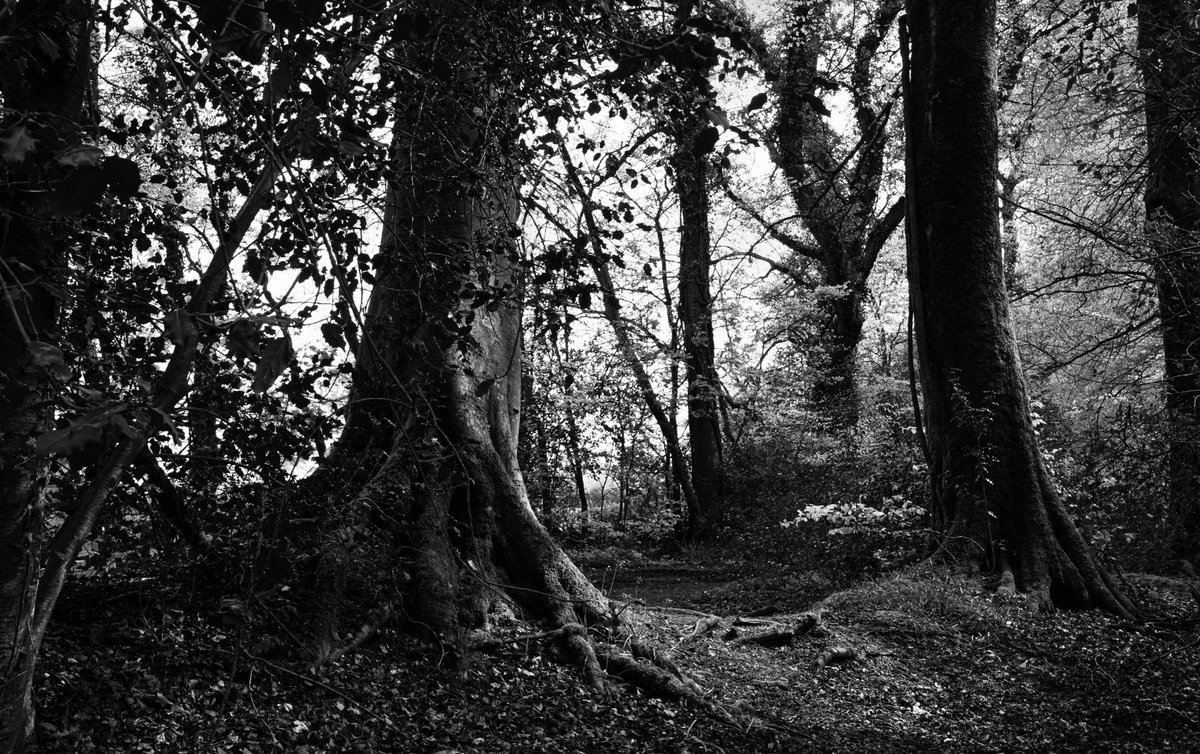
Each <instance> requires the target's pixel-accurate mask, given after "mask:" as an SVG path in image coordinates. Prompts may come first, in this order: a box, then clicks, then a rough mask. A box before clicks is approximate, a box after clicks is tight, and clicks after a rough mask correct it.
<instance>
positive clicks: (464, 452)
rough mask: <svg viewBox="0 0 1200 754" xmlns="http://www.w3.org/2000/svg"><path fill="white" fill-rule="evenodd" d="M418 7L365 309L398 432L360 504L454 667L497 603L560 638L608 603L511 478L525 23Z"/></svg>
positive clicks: (418, 621) (420, 627)
mask: <svg viewBox="0 0 1200 754" xmlns="http://www.w3.org/2000/svg"><path fill="white" fill-rule="evenodd" d="M416 5H417V6H418V7H415V8H413V11H414V12H422V13H425V14H427V16H428V17H429V18H430V20H431V23H432V26H433V28H432V29H431V30H430V33H429V34H427V35H424V36H423V38H421V39H416V40H410V41H408V42H406V43H405V45H404V47H403V49H402V50H401V51H399V54H401V55H402V56H403V58H404V66H401V67H400V70H401V71H402V73H401V79H400V80H399V81H398V95H399V96H398V100H397V103H398V106H397V116H396V134H397V137H396V144H395V169H394V174H393V176H392V178H391V180H390V184H389V194H390V200H389V203H390V207H389V208H388V213H387V216H388V217H389V218H390V226H391V227H390V228H389V232H388V233H387V234H386V236H385V238H384V243H383V246H382V248H381V252H380V259H381V261H382V264H381V270H380V274H379V276H378V279H377V282H376V284H375V287H374V289H373V291H372V302H371V308H372V310H373V311H375V312H377V313H378V315H379V322H380V327H379V328H378V330H377V331H376V333H375V334H374V335H373V336H372V337H373V339H374V340H376V341H377V343H376V347H377V348H378V350H379V352H380V353H385V354H387V360H386V363H385V365H384V366H385V367H386V368H385V369H383V370H381V372H380V373H382V374H384V375H386V377H387V379H386V380H384V381H383V382H382V383H380V384H379V385H378V386H377V389H378V391H379V392H380V393H381V394H382V396H383V398H385V399H386V400H380V401H377V402H376V405H379V406H383V405H387V406H390V407H391V408H388V409H387V411H388V412H389V413H390V412H392V411H397V412H400V414H399V418H400V421H398V422H395V424H394V426H395V440H394V442H393V444H392V447H391V449H390V452H389V454H388V459H387V461H386V462H385V464H384V466H383V470H382V471H381V472H380V474H377V475H376V476H375V479H373V480H372V481H371V482H368V484H367V485H366V486H365V487H364V488H363V490H364V493H366V494H367V495H369V497H370V498H371V503H372V504H374V505H377V506H384V507H385V514H386V516H387V517H388V518H389V519H391V520H394V521H397V522H398V528H399V529H400V531H399V533H398V534H399V541H400V543H401V546H400V549H399V555H400V558H401V563H402V566H403V568H404V570H405V572H406V573H407V574H408V575H409V582H408V586H407V592H408V593H407V594H406V599H405V600H404V605H405V613H406V614H405V615H404V617H405V618H406V619H407V621H408V624H409V626H410V627H412V628H413V629H414V630H416V631H417V632H418V633H419V634H421V635H423V636H424V637H425V638H426V639H427V640H429V641H431V642H434V643H436V644H439V645H440V646H441V648H442V650H443V657H445V658H446V659H447V660H449V661H450V662H451V663H452V664H456V665H459V666H461V665H462V663H463V662H464V661H465V657H466V654H465V649H466V648H467V647H466V642H465V635H466V632H467V631H469V630H472V629H475V628H480V627H483V626H485V625H486V622H487V616H488V610H489V607H490V606H491V605H492V604H493V603H494V602H495V601H496V600H497V599H500V598H501V593H502V592H503V591H504V589H503V588H504V587H508V589H507V594H508V595H509V597H511V599H513V600H515V601H516V602H517V603H518V604H520V605H521V606H523V607H524V608H525V609H526V610H527V611H528V613H529V614H530V615H531V616H533V617H537V618H540V619H544V620H547V621H549V622H551V623H554V624H557V625H559V626H564V625H568V624H575V623H583V624H585V625H587V624H593V623H596V622H599V621H601V620H605V619H606V618H607V617H608V616H607V601H606V600H605V599H604V598H603V595H602V594H601V593H600V592H599V590H597V589H596V588H595V587H594V586H593V585H592V584H591V583H590V582H589V581H588V580H587V578H586V577H585V576H584V575H583V574H582V573H581V572H580V571H579V570H578V569H577V568H576V567H575V566H574V564H572V563H571V561H570V560H569V559H568V558H567V556H566V555H565V554H564V553H563V551H562V550H561V549H560V548H559V546H558V545H557V544H556V543H555V542H554V540H553V539H552V538H551V537H550V535H549V534H548V533H547V531H546V529H545V528H544V527H543V526H542V525H541V524H540V523H539V522H538V520H537V518H536V516H535V515H534V511H533V509H532V507H531V505H530V502H529V499H528V496H527V493H526V490H525V485H524V482H523V479H522V475H521V471H520V468H519V465H518V454H517V437H518V431H519V422H520V405H521V327H520V322H521V280H520V267H519V261H518V258H517V255H516V253H515V248H514V247H513V244H512V238H513V235H514V233H515V232H516V225H515V217H516V213H515V210H514V207H515V197H516V184H515V179H516V175H515V168H514V166H515V164H516V160H515V158H514V157H513V155H512V154H511V152H510V151H509V150H510V148H511V147H512V145H513V143H514V142H515V139H514V134H513V133H512V132H511V131H509V130H508V129H509V128H510V125H509V124H511V122H512V117H511V111H512V104H511V102H507V101H506V99H505V98H506V94H505V93H506V92H510V91H513V83H514V81H513V78H512V77H513V76H515V75H519V74H518V73H515V72H513V71H511V70H509V69H508V68H507V65H508V63H509V61H511V60H513V59H516V58H518V57H519V55H520V45H521V42H522V36H521V33H520V32H521V31H523V30H525V29H524V27H522V23H523V21H524V19H523V14H524V13H526V12H527V11H526V10H525V9H523V8H521V7H516V6H514V7H509V6H507V5H505V4H500V3H484V4H469V3H467V2H436V3H435V2H432V0H430V1H429V2H425V3H417V4H416ZM500 29H503V30H505V31H504V33H502V34H498V33H497V30H500ZM414 103H419V106H417V105H416V104H414ZM347 431H357V430H354V428H353V427H352V426H350V425H348V427H347ZM350 440H351V441H354V438H350ZM385 474H386V476H384V475H385ZM359 497H360V498H361V497H362V495H360V496H359ZM339 510H341V509H340V508H339V507H334V508H331V510H330V514H331V515H332V516H335V517H336V516H337V515H338V514H339ZM352 536H353V533H352V532H341V533H339V534H338V535H337V541H331V542H327V547H326V552H325V556H324V558H323V564H322V566H321V569H320V570H322V571H324V572H326V573H328V572H330V571H331V570H335V569H332V568H331V566H330V562H331V561H335V562H334V563H333V565H337V562H336V561H340V560H342V559H343V557H344V554H345V553H346V552H353V547H354V543H353V541H347V539H348V538H349V537H352ZM330 587H336V579H334V580H324V581H322V582H321V583H319V584H318V598H319V599H321V600H322V602H323V607H322V609H321V610H319V611H318V613H319V614H318V615H317V619H318V621H319V625H318V627H317V628H318V634H319V635H318V651H319V652H320V651H321V649H322V648H325V649H327V648H328V643H329V641H330V634H331V628H330V627H331V626H332V627H336V626H337V625H338V621H337V614H336V612H337V609H338V607H339V602H340V599H339V597H340V595H336V594H324V593H323V592H324V591H325V590H326V589H327V588H330ZM321 634H323V636H322V635H321ZM333 640H336V635H335V636H334V637H333ZM319 659H320V657H318V660H319Z"/></svg>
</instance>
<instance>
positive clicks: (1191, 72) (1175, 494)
mask: <svg viewBox="0 0 1200 754" xmlns="http://www.w3.org/2000/svg"><path fill="white" fill-rule="evenodd" d="M1137 11H1138V46H1139V48H1140V55H1141V60H1142V75H1143V78H1144V81H1145V87H1146V139H1147V163H1146V164H1147V176H1146V191H1145V201H1146V217H1147V232H1148V236H1149V241H1150V249H1151V254H1152V257H1151V260H1150V261H1151V264H1152V266H1153V268H1154V275H1155V279H1156V281H1157V285H1158V311H1159V320H1160V325H1161V329H1162V340H1163V354H1164V358H1165V362H1166V363H1165V366H1166V380H1165V385H1164V387H1165V403H1166V411H1167V427H1168V432H1169V435H1168V438H1167V441H1168V446H1167V447H1168V450H1167V466H1168V474H1169V480H1168V485H1169V496H1170V506H1171V521H1170V525H1171V528H1172V534H1173V541H1172V543H1171V546H1172V554H1173V556H1174V557H1175V558H1181V559H1184V560H1188V561H1190V562H1192V563H1200V251H1198V250H1197V249H1198V246H1197V241H1198V240H1200V202H1198V201H1197V198H1198V197H1200V94H1198V91H1197V88H1196V87H1197V85H1200V76H1197V73H1196V63H1197V60H1198V59H1200V58H1198V57H1197V55H1198V54H1200V33H1197V31H1196V27H1195V17H1196V13H1197V8H1196V3H1195V2H1192V1H1191V0H1142V2H1139V3H1138V4H1137Z"/></svg>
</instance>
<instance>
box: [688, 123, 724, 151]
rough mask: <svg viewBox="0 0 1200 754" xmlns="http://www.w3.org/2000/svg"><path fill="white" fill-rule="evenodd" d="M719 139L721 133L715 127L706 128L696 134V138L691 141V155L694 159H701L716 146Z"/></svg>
mask: <svg viewBox="0 0 1200 754" xmlns="http://www.w3.org/2000/svg"><path fill="white" fill-rule="evenodd" d="M720 138H721V132H720V131H718V130H717V128H716V126H708V127H707V128H705V129H703V130H702V131H700V133H698V134H696V138H695V139H694V140H693V141H692V154H693V155H694V156H696V157H703V156H704V155H706V154H708V153H709V152H711V151H713V148H714V147H716V146H717V139H720Z"/></svg>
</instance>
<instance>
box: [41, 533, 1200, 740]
mask: <svg viewBox="0 0 1200 754" xmlns="http://www.w3.org/2000/svg"><path fill="white" fill-rule="evenodd" d="M582 561H583V562H584V564H585V566H586V567H587V568H588V572H589V574H590V575H592V576H593V578H594V580H595V581H596V582H597V583H598V584H599V585H600V586H601V587H602V588H605V589H606V590H608V592H609V594H610V596H612V597H613V598H614V599H619V600H623V601H632V602H631V604H630V606H629V607H628V608H626V610H625V614H624V617H626V618H628V619H629V620H630V622H631V623H632V624H633V625H634V627H635V628H636V629H637V631H638V633H640V634H641V636H642V637H643V638H644V639H646V640H648V641H650V642H652V643H655V644H657V646H659V647H660V648H666V649H668V650H670V652H671V654H672V656H673V657H674V658H675V660H676V662H677V663H678V664H679V665H680V666H681V667H682V668H683V669H684V671H685V672H687V673H688V674H690V675H691V676H692V678H694V679H695V680H696V681H697V682H698V683H699V684H700V685H701V686H702V687H703V688H704V690H705V691H706V692H707V693H708V694H709V696H710V698H711V699H712V700H713V701H715V702H716V703H717V704H718V705H720V706H721V707H722V708H723V709H725V710H726V711H728V712H730V713H732V720H733V722H730V721H729V720H728V719H726V720H724V721H722V720H721V719H719V718H718V716H714V715H712V714H710V713H708V712H705V711H703V710H700V709H697V708H694V707H690V706H688V705H686V704H683V703H679V702H673V701H663V700H659V699H652V698H647V697H645V696H644V695H642V694H640V693H636V692H633V691H631V690H628V689H618V690H616V691H614V692H613V693H609V694H604V695H601V694H597V693H594V692H592V691H590V690H588V689H587V687H586V686H585V685H584V683H583V682H582V680H581V676H580V674H579V673H578V671H576V670H575V669H573V668H569V667H564V666H563V665H561V664H559V663H557V662H555V661H553V660H551V659H549V658H548V657H547V656H546V655H545V654H544V652H543V651H542V649H541V648H540V647H539V646H538V645H537V643H536V642H532V641H528V642H522V641H514V642H511V643H509V644H508V645H506V647H505V648H503V649H501V650H499V651H497V652H495V653H491V654H479V655H477V656H476V657H475V662H474V665H473V667H472V670H471V672H470V675H469V677H468V678H467V679H465V680H462V679H459V678H457V677H455V676H452V675H451V674H450V673H448V672H447V671H445V670H443V669H440V668H439V667H438V665H437V663H436V659H437V658H430V657H428V656H427V654H426V653H424V652H422V650H421V648H419V647H417V646H414V645H413V644H411V643H409V642H407V641H405V640H404V639H403V638H402V637H400V636H399V635H396V634H394V633H391V632H385V633H384V635H383V636H382V637H381V640H380V641H379V642H377V643H375V644H372V645H370V646H368V647H365V648H364V649H362V650H361V651H359V652H358V653H356V654H353V655H349V656H347V657H345V658H343V659H342V660H341V661H339V662H338V663H337V664H336V665H334V666H333V667H330V668H328V669H327V670H325V671H324V672H323V673H322V674H321V675H320V676H316V677H314V676H312V675H310V674H308V673H307V672H306V671H305V670H304V667H303V665H302V664H301V663H300V662H298V661H297V660H295V659H290V658H289V657H288V656H287V654H286V652H281V651H279V649H278V645H279V644H280V643H285V642H286V641H287V640H288V636H287V634H288V630H289V629H288V627H287V623H288V621H287V620H286V616H287V614H288V611H289V610H297V609H298V610H301V611H302V609H303V608H302V606H301V607H297V606H294V605H291V606H289V605H288V604H287V602H286V594H281V595H279V596H278V597H277V598H276V599H277V600H278V603H276V604H271V603H264V604H262V605H259V606H252V607H247V606H245V605H242V604H240V603H237V602H230V601H228V600H227V601H226V602H225V603H223V604H220V605H214V604H211V603H212V602H213V600H211V599H208V603H210V604H207V605H206V604H205V600H201V599H197V598H195V597H194V595H195V591H194V590H193V591H188V590H187V589H186V588H185V587H184V586H181V585H180V584H179V583H178V582H179V580H178V579H176V580H175V581H174V582H172V583H166V582H165V581H164V582H156V581H154V580H144V581H130V580H128V579H113V580H107V581H106V580H103V579H101V580H94V581H92V582H89V583H88V584H86V585H76V587H74V588H72V589H71V590H70V592H69V593H68V594H66V595H64V601H63V603H62V604H61V606H60V608H59V612H58V616H57V617H56V621H57V623H56V627H55V628H53V629H52V631H53V633H52V635H51V636H50V637H49V638H48V640H47V645H46V647H45V649H44V654H43V660H42V663H41V665H40V666H39V668H40V673H41V679H40V685H39V689H38V704H39V707H40V709H41V713H40V723H39V735H40V739H41V746H40V748H39V749H38V750H39V751H43V752H51V751H53V752H58V751H70V752H89V751H105V752H117V751H148V752H238V753H241V752H247V753H249V754H255V753H257V752H266V751H292V752H299V753H300V754H317V753H318V752H355V751H362V752H375V751H378V752H402V753H407V752H413V753H414V754H426V753H428V754H434V753H439V752H461V753H463V754H466V753H467V752H472V753H474V752H478V753H481V754H482V753H491V752H546V753H547V754H550V753H559V752H562V753H563V754H569V753H573V752H695V753H698V752H730V753H732V752H769V751H779V752H902V751H946V752H965V751H1022V752H1030V751H1046V752H1069V751H1105V752H1109V751H1122V752H1154V751H1196V750H1198V747H1200V604H1198V603H1197V601H1196V600H1195V599H1193V597H1192V596H1191V594H1190V585H1189V584H1188V582H1186V581H1184V580H1179V579H1171V578H1166V577H1159V576H1142V575H1128V576H1126V577H1125V579H1126V582H1127V585H1128V587H1129V588H1130V589H1131V591H1132V592H1133V593H1134V594H1135V595H1136V597H1137V598H1138V599H1139V601H1140V602H1141V604H1142V605H1143V606H1144V609H1145V610H1146V612H1147V615H1148V616H1149V618H1150V620H1149V621H1147V622H1145V623H1141V624H1131V623H1129V622H1126V621H1122V620H1119V619H1116V618H1113V617H1111V616H1109V615H1106V614H1103V613H1099V612H1095V611H1093V612H1085V613H1066V612H1058V613H1038V612H1035V611H1033V610H1031V609H1030V608H1029V607H1028V606H1027V605H1026V604H1025V602H1024V600H1023V599H1021V598H1019V597H1017V598H1011V597H1010V598H1006V597H1001V596H997V595H995V594H993V593H991V592H990V591H988V590H987V588H986V585H985V584H984V583H982V581H980V580H978V579H974V578H967V577H964V576H961V575H955V574H952V573H948V572H946V571H945V570H938V569H933V568H930V567H927V566H910V567H908V568H905V569H901V570H899V571H895V572H891V573H883V574H877V575H875V576H874V577H870V578H863V579H860V580H858V581H857V582H856V583H854V584H852V585H850V586H848V587H846V586H844V585H838V586H837V587H836V588H835V586H834V585H833V584H832V583H831V582H829V581H828V580H826V579H824V578H822V577H820V576H814V575H812V574H811V573H803V572H795V573H789V572H788V571H787V570H786V569H776V570H772V571H770V572H766V573H762V572H760V573H748V572H746V571H745V570H744V569H742V568H738V567H735V565H736V564H734V563H732V562H729V561H719V560H718V561H716V562H710V563H698V562H696V561H694V560H693V561H670V560H659V561H648V560H645V559H636V560H634V561H633V562H632V564H630V565H620V564H619V563H618V562H617V561H613V560H611V559H610V560H609V561H608V562H604V561H603V559H602V560H601V562H597V561H595V560H590V561H589V559H588V557H587V556H586V554H585V555H584V556H583V557H582ZM618 565H620V567H618ZM189 595H192V598H191V599H189V598H188V597H189ZM206 599H207V598H206ZM805 610H808V611H813V612H819V613H820V622H819V624H818V625H817V627H816V628H815V629H813V630H811V631H808V632H807V633H804V634H802V635H800V636H798V637H797V639H796V640H795V642H793V643H791V644H785V645H784V646H781V647H775V648H768V647H764V646H756V645H739V644H737V643H736V642H732V641H727V640H725V639H724V638H723V636H724V635H725V633H726V631H728V630H729V629H730V628H733V627H734V624H733V621H734V619H736V618H738V617H739V616H745V615H746V614H747V613H749V612H755V613H757V614H759V615H760V616H761V617H760V618H759V619H760V620H768V621H776V622H779V623H787V622H788V621H789V619H791V618H794V617H795V616H796V615H799V614H801V612H802V611H805ZM707 615H716V616H720V618H721V621H720V624H719V626H717V627H716V628H715V630H712V631H710V632H704V633H700V634H697V635H693V634H694V633H695V627H696V624H697V621H698V620H701V619H703V617H705V616H707ZM762 628H763V627H759V626H754V627H750V628H746V627H741V628H738V629H737V630H738V631H739V632H741V634H742V635H745V634H746V633H748V632H750V633H752V632H754V631H757V630H762ZM505 630H507V631H509V632H510V635H512V636H519V635H520V634H522V633H528V632H529V630H530V629H529V628H528V627H527V626H521V625H520V624H514V625H511V626H510V627H509V628H507V629H505ZM830 647H845V648H849V649H851V650H853V655H854V657H853V659H848V660H843V661H841V662H835V663H831V664H829V665H828V666H825V667H818V666H817V665H816V663H815V661H816V658H817V657H818V655H819V654H820V653H821V652H822V651H823V650H825V649H828V648H830Z"/></svg>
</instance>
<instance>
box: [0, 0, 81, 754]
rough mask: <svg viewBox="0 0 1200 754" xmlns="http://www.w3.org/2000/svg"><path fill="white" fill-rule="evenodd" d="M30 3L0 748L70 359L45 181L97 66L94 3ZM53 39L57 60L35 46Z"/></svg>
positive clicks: (13, 88) (9, 722) (18, 705)
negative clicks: (55, 396) (54, 423)
mask: <svg viewBox="0 0 1200 754" xmlns="http://www.w3.org/2000/svg"><path fill="white" fill-rule="evenodd" d="M33 5H34V4H33V3H22V4H19V5H18V6H17V7H16V8H15V9H13V8H6V10H7V11H9V12H8V14H7V20H4V19H0V55H3V56H6V57H7V56H10V55H11V56H13V58H14V60H13V62H14V66H12V70H20V71H23V73H24V76H23V78H21V79H16V78H14V77H7V78H4V79H3V80H0V87H2V90H0V95H2V99H3V104H4V109H3V110H2V111H0V133H4V134H5V135H6V136H7V137H10V138H11V137H12V136H14V135H15V134H17V133H24V134H26V135H27V136H29V137H31V138H33V139H36V140H37V141H36V147H37V148H36V149H35V150H34V151H33V152H32V153H31V154H29V155H26V156H25V157H24V160H23V161H16V162H14V161H13V157H14V155H12V154H5V155H4V161H5V163H6V164H7V165H8V171H7V173H6V174H4V173H0V175H3V176H4V178H5V179H6V181H5V184H4V185H0V259H3V260H5V263H4V264H3V265H0V294H2V295H3V299H2V300H0V752H15V751H21V750H23V749H24V748H25V746H26V745H27V744H28V743H30V742H31V740H32V739H31V736H32V733H33V722H34V718H33V678H34V665H35V663H36V660H37V649H38V636H37V631H36V630H35V625H34V624H35V620H34V618H35V616H34V611H35V605H36V597H37V592H38V586H39V576H40V572H41V544H42V542H41V540H42V528H43V520H42V510H43V509H42V501H41V499H40V498H41V482H40V477H41V475H42V474H43V473H44V471H45V468H44V463H43V462H42V461H40V460H39V459H37V458H35V457H34V454H33V442H32V438H33V437H34V436H35V435H37V434H39V433H40V432H42V431H44V430H45V429H47V428H48V422H49V421H50V419H51V415H50V412H49V410H48V400H47V399H48V398H49V397H50V396H51V394H52V393H53V392H55V387H56V379H57V378H58V377H59V375H58V374H57V373H56V366H57V367H58V368H63V367H62V356H61V351H58V348H57V346H56V345H54V343H55V341H56V340H57V338H58V333H57V322H58V301H59V297H58V296H57V295H56V294H55V293H54V291H55V290H56V289H57V288H58V284H60V283H61V282H62V281H61V276H62V273H63V271H64V270H65V268H66V261H65V253H64V246H65V244H66V238H65V228H66V223H65V221H63V220H61V219H55V218H54V216H53V212H52V210H51V207H50V204H49V201H48V199H47V197H48V196H49V191H48V190H47V186H46V184H45V181H46V180H47V177H50V178H53V177H57V174H56V171H61V168H59V167H58V166H57V165H56V164H55V161H54V159H53V155H54V154H55V153H56V152H57V151H58V150H60V149H62V148H63V147H66V146H69V145H71V143H72V140H73V139H75V138H77V134H78V133H79V123H80V120H81V118H82V114H83V108H84V95H85V93H86V91H87V87H88V83H89V81H90V77H91V69H92V66H91V53H90V45H89V35H88V28H89V23H90V22H89V19H88V16H89V13H90V10H91V6H90V4H89V3H87V2H79V1H70V2H63V3H59V4H57V5H50V6H46V7H38V8H34V7H31V6H33ZM47 47H56V48H57V49H58V51H59V54H58V55H57V56H56V59H49V55H48V54H47V55H46V57H44V58H43V57H41V56H39V55H38V54H37V53H35V52H34V51H35V50H39V49H43V50H44V49H46V48H47ZM43 171H48V173H47V172H43Z"/></svg>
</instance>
